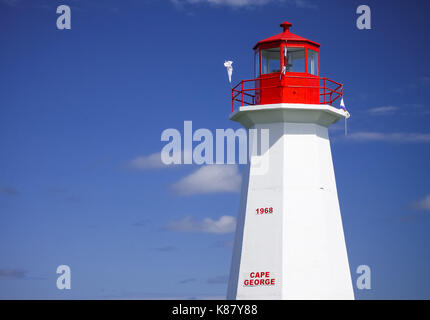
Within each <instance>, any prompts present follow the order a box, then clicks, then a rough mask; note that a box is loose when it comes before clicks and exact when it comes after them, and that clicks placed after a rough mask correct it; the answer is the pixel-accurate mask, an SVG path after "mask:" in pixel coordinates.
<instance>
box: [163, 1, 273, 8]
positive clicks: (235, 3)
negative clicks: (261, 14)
mask: <svg viewBox="0 0 430 320" xmlns="http://www.w3.org/2000/svg"><path fill="white" fill-rule="evenodd" d="M271 1H272V0H171V2H172V3H173V4H175V5H182V4H185V3H186V4H198V3H209V4H215V5H226V6H230V7H244V6H260V5H264V4H267V3H268V2H271Z"/></svg>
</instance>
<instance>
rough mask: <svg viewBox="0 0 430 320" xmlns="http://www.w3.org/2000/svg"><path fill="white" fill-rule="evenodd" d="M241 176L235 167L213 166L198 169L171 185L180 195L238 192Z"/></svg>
mask: <svg viewBox="0 0 430 320" xmlns="http://www.w3.org/2000/svg"><path fill="white" fill-rule="evenodd" d="M241 180H242V178H241V175H240V173H239V170H238V166H237V165H226V164H213V165H207V166H204V167H201V168H199V169H198V170H197V171H194V172H193V173H191V174H190V175H188V176H186V177H184V178H182V179H181V180H179V181H178V182H176V183H174V184H173V185H172V189H173V191H174V192H176V193H177V194H180V195H192V194H201V193H217V192H239V191H240V184H241Z"/></svg>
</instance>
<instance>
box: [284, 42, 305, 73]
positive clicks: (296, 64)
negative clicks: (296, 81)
mask: <svg viewBox="0 0 430 320" xmlns="http://www.w3.org/2000/svg"><path fill="white" fill-rule="evenodd" d="M287 72H306V70H305V48H292V47H287Z"/></svg>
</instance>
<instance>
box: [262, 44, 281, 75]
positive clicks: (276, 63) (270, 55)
mask: <svg viewBox="0 0 430 320" xmlns="http://www.w3.org/2000/svg"><path fill="white" fill-rule="evenodd" d="M280 56H281V51H280V49H279V48H271V49H266V50H262V51H261V73H262V74H267V73H274V72H280V71H281V58H280Z"/></svg>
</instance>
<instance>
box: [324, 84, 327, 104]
mask: <svg viewBox="0 0 430 320" xmlns="http://www.w3.org/2000/svg"><path fill="white" fill-rule="evenodd" d="M326 80H327V79H326V78H324V104H326V100H325V96H326V92H325V88H326V86H327V82H326Z"/></svg>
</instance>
